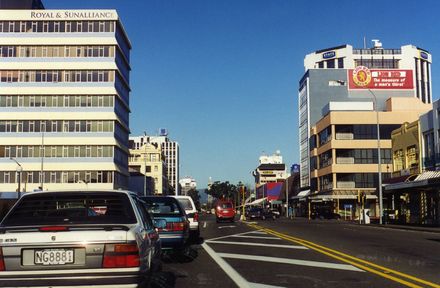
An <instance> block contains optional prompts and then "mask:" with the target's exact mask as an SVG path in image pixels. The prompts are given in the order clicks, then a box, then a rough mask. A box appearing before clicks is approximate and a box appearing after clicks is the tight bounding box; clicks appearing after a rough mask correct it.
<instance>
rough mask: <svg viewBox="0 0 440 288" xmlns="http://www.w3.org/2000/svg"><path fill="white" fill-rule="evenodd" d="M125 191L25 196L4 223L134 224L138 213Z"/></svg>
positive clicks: (13, 224)
mask: <svg viewBox="0 0 440 288" xmlns="http://www.w3.org/2000/svg"><path fill="white" fill-rule="evenodd" d="M131 207H132V206H131V204H130V202H129V199H128V196H127V195H125V194H122V193H107V192H96V193H93V192H89V193H82V192H69V193H64V192H63V193H60V192H58V193H44V194H35V195H29V196H26V197H23V198H22V199H21V201H20V202H19V203H18V204H17V206H15V207H14V208H13V210H12V211H11V213H9V214H8V215H7V217H6V218H5V219H4V220H3V222H2V225H3V226H28V225H47V224H49V225H58V224H131V223H136V217H135V215H134V213H133V209H132V208H131Z"/></svg>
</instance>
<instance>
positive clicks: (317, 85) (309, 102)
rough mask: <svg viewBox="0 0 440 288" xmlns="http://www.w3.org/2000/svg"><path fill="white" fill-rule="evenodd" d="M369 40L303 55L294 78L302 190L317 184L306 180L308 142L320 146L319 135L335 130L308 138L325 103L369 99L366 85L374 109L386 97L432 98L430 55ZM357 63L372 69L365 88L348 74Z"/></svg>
mask: <svg viewBox="0 0 440 288" xmlns="http://www.w3.org/2000/svg"><path fill="white" fill-rule="evenodd" d="M373 42H374V44H373V47H371V48H353V47H352V46H350V45H343V46H338V47H332V48H326V49H322V50H318V51H315V52H313V53H310V54H308V55H306V56H305V59H304V67H305V73H304V75H303V77H302V78H301V80H300V81H299V93H298V110H299V111H298V112H299V113H298V115H299V142H300V143H299V146H300V161H301V162H300V186H301V187H302V188H303V189H308V188H310V187H311V188H312V190H313V189H314V188H316V187H313V186H316V183H315V184H314V183H311V173H310V171H311V163H310V151H311V149H313V148H312V147H310V142H311V141H312V142H313V141H318V145H319V141H321V138H322V139H323V140H322V141H324V140H326V139H327V138H328V136H331V135H332V134H331V133H332V132H334V131H327V132H328V133H327V134H329V135H327V136H326V135H324V134H321V135H320V136H321V138H319V139H315V138H311V134H310V133H311V132H310V131H311V128H312V127H313V126H314V125H315V124H316V123H317V122H318V121H319V120H320V119H321V118H323V117H324V116H325V115H326V113H328V111H330V110H332V109H333V108H332V107H330V109H329V103H330V102H333V103H337V102H339V103H343V102H345V103H348V102H351V103H353V102H359V105H362V103H361V102H364V103H370V104H371V103H372V102H373V97H372V94H371V93H370V91H368V89H370V90H371V91H373V93H374V95H375V96H376V98H377V108H378V110H379V111H385V110H386V109H387V107H386V103H387V100H388V99H389V98H391V97H414V98H418V99H420V101H421V102H423V103H426V104H429V103H431V101H432V93H431V91H432V88H431V86H432V85H431V62H432V57H431V54H430V53H429V52H428V51H426V50H425V49H422V48H419V47H416V46H413V45H405V46H402V47H400V48H393V49H388V48H383V47H382V43H380V42H379V41H378V40H374V41H373ZM358 66H364V67H367V68H369V69H370V71H371V77H372V79H371V80H372V81H371V82H370V84H369V85H368V86H367V87H364V88H365V89H359V88H358V87H357V86H356V85H355V83H354V82H353V77H351V75H352V73H353V71H354V69H355V68H356V67H358ZM370 104H368V105H370ZM338 105H339V106H338ZM340 105H343V104H337V106H338V109H342V110H344V109H345V108H344V107H342V106H340ZM349 106H350V107H351V106H352V105H349ZM350 107H348V106H347V107H346V108H347V109H351V108H350ZM371 107H372V106H371ZM347 124H350V123H347ZM323 143H324V142H322V144H323ZM315 177H316V175H315Z"/></svg>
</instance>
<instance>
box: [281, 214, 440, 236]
mask: <svg viewBox="0 0 440 288" xmlns="http://www.w3.org/2000/svg"><path fill="white" fill-rule="evenodd" d="M282 218H283V219H284V220H285V221H288V220H292V219H287V218H286V217H282ZM293 219H296V220H297V221H302V220H303V221H310V222H313V221H330V222H329V223H337V222H339V223H347V224H351V225H356V226H365V227H378V228H383V229H400V230H407V231H420V232H432V233H440V227H427V226H416V225H398V224H383V225H380V224H379V223H371V224H359V220H356V221H355V220H351V221H350V220H343V219H341V220H336V219H333V220H320V219H316V220H309V219H308V218H307V217H295V218H293ZM279 220H281V218H279Z"/></svg>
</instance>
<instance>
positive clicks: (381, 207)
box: [368, 89, 383, 225]
mask: <svg viewBox="0 0 440 288" xmlns="http://www.w3.org/2000/svg"><path fill="white" fill-rule="evenodd" d="M368 91H369V92H370V93H371V95H373V99H374V110H376V130H377V162H378V163H377V165H378V166H377V170H378V171H377V172H378V177H379V224H381V225H382V224H383V223H382V215H383V199H382V157H381V155H380V128H379V107H378V106H377V98H376V95H375V94H374V93H373V91H371V89H368Z"/></svg>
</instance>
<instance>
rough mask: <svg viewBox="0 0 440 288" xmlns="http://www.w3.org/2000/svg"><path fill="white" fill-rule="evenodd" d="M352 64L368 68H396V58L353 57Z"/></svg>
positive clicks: (397, 64)
mask: <svg viewBox="0 0 440 288" xmlns="http://www.w3.org/2000/svg"><path fill="white" fill-rule="evenodd" d="M354 66H365V67H368V68H370V69H398V68H399V60H398V59H383V58H382V59H371V58H370V59H362V58H361V59H355V60H354Z"/></svg>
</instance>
